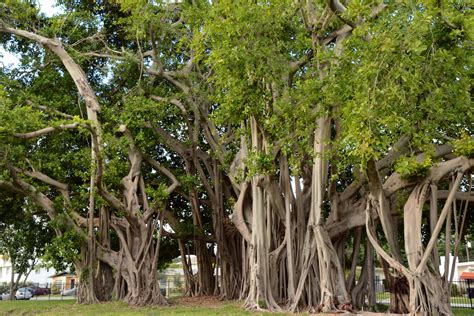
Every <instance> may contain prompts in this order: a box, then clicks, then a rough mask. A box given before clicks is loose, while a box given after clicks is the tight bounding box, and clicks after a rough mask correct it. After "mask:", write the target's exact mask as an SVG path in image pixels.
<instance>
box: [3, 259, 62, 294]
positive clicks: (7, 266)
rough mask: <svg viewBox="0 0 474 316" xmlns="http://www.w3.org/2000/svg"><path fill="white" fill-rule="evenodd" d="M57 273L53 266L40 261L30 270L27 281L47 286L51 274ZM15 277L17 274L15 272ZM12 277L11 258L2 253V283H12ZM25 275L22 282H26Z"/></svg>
mask: <svg viewBox="0 0 474 316" xmlns="http://www.w3.org/2000/svg"><path fill="white" fill-rule="evenodd" d="M54 273H56V270H54V269H53V268H46V267H43V266H42V264H41V263H38V264H37V265H36V266H35V268H34V269H33V270H32V271H31V272H30V274H29V275H28V278H27V279H26V282H27V283H33V284H35V285H38V286H40V287H46V284H48V283H51V279H50V275H51V274H54ZM14 277H15V279H16V277H17V274H15V276H14ZM11 278H12V264H11V262H10V260H9V259H8V258H7V257H5V256H3V255H0V284H5V283H10V282H11ZM24 281H25V278H24V276H23V277H22V278H21V279H20V282H24Z"/></svg>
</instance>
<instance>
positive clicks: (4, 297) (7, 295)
mask: <svg viewBox="0 0 474 316" xmlns="http://www.w3.org/2000/svg"><path fill="white" fill-rule="evenodd" d="M13 298H15V297H13ZM0 300H2V301H8V300H10V292H5V293H3V294H1V295H0Z"/></svg>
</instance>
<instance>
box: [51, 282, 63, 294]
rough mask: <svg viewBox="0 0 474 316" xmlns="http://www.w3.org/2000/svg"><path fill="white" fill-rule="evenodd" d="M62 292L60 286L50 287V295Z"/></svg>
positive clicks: (55, 284)
mask: <svg viewBox="0 0 474 316" xmlns="http://www.w3.org/2000/svg"><path fill="white" fill-rule="evenodd" d="M61 290H62V285H60V284H57V283H54V284H53V285H52V286H51V294H60V293H61Z"/></svg>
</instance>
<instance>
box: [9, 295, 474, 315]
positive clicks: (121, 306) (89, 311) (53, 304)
mask: <svg viewBox="0 0 474 316" xmlns="http://www.w3.org/2000/svg"><path fill="white" fill-rule="evenodd" d="M173 301H174V302H173V303H174V304H173V305H171V306H169V307H140V308H138V307H137V308H133V307H129V306H128V305H126V304H125V303H122V302H111V303H104V304H95V305H78V304H75V301H72V300H68V301H60V300H51V301H35V300H31V301H0V315H101V316H105V315H206V316H208V315H268V314H269V313H252V312H249V311H246V310H244V309H242V307H241V304H242V303H241V302H228V301H218V300H217V299H215V298H212V297H196V298H179V299H174V300H173ZM453 312H454V314H455V315H463V316H464V315H466V316H467V315H473V314H474V310H472V309H456V308H455V309H453ZM279 315H283V314H279ZM290 315H291V314H290Z"/></svg>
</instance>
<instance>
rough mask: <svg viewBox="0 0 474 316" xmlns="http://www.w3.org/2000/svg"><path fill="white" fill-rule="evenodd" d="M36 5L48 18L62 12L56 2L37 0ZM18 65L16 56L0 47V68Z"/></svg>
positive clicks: (54, 0) (53, 0) (52, 0)
mask: <svg viewBox="0 0 474 316" xmlns="http://www.w3.org/2000/svg"><path fill="white" fill-rule="evenodd" d="M38 5H39V7H40V11H41V12H42V13H44V14H45V15H46V16H48V17H50V16H53V15H55V14H59V13H61V12H62V9H61V8H60V7H58V6H56V0H38ZM19 63H20V61H19V58H18V57H17V56H15V55H14V54H11V53H9V52H7V51H6V50H5V48H4V47H2V46H0V67H2V68H14V67H16V66H18V64H19Z"/></svg>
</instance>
